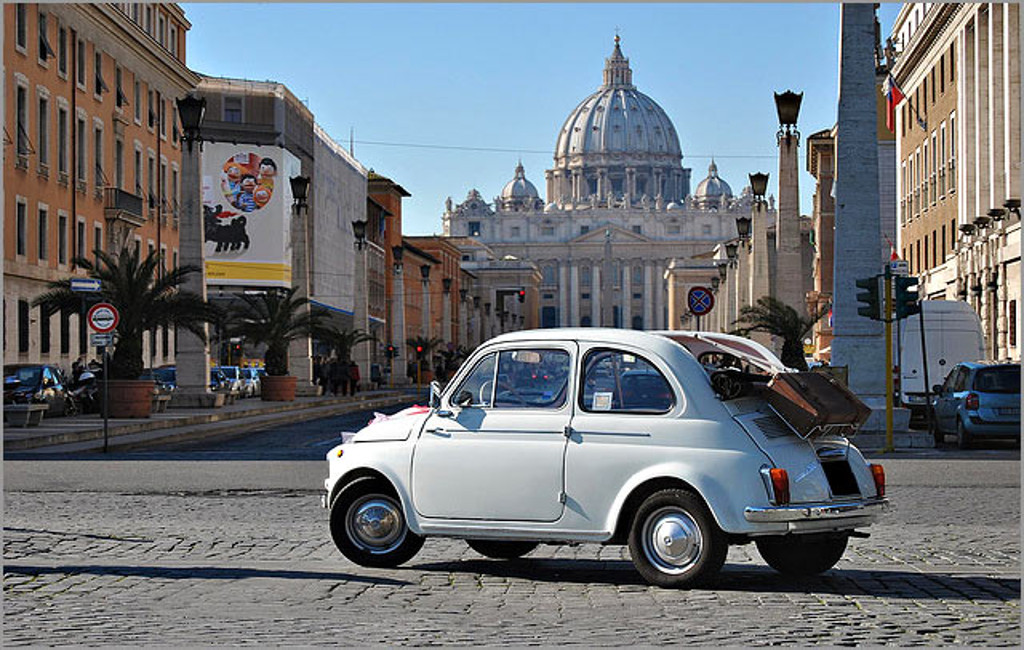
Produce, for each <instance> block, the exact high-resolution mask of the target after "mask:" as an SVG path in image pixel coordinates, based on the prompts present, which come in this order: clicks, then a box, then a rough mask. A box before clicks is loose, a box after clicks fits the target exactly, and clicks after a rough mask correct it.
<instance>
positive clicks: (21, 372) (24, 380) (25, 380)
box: [4, 366, 43, 386]
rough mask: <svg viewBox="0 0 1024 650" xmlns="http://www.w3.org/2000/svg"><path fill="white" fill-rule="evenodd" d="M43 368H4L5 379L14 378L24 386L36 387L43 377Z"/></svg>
mask: <svg viewBox="0 0 1024 650" xmlns="http://www.w3.org/2000/svg"><path fill="white" fill-rule="evenodd" d="M42 374H43V367H42V366H22V367H20V368H4V379H8V378H12V379H17V380H18V381H20V382H21V385H22V386H35V385H37V384H39V379H40V378H41V377H42Z"/></svg>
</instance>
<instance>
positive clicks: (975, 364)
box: [957, 360, 1020, 370]
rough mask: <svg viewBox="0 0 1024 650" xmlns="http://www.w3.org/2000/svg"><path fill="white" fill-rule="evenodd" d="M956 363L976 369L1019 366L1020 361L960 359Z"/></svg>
mask: <svg viewBox="0 0 1024 650" xmlns="http://www.w3.org/2000/svg"><path fill="white" fill-rule="evenodd" d="M957 365H959V366H964V367H965V368H970V369H971V370H977V369H979V368H999V367H1006V368H1011V367H1019V366H1020V363H1019V362H1015V361H987V360H982V361H961V362H960V363H958V364H957Z"/></svg>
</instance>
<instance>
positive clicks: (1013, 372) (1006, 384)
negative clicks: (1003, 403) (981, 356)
mask: <svg viewBox="0 0 1024 650" xmlns="http://www.w3.org/2000/svg"><path fill="white" fill-rule="evenodd" d="M974 390H976V391H978V392H979V393H1019V392H1020V366H1001V367H998V368H982V369H981V370H979V371H978V374H976V375H975V376H974Z"/></svg>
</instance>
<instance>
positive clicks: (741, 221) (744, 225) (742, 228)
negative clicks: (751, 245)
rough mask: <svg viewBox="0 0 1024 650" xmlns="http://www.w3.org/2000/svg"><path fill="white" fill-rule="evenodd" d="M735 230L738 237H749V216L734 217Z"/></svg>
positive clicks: (744, 238)
mask: <svg viewBox="0 0 1024 650" xmlns="http://www.w3.org/2000/svg"><path fill="white" fill-rule="evenodd" d="M736 232H737V233H739V236H740V239H743V240H746V239H748V238H749V237H750V217H747V216H744V215H740V216H738V217H736Z"/></svg>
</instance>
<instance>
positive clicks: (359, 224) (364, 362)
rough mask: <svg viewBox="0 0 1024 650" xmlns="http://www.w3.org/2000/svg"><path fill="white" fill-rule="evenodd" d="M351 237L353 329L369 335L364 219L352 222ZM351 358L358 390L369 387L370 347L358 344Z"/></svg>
mask: <svg viewBox="0 0 1024 650" xmlns="http://www.w3.org/2000/svg"><path fill="white" fill-rule="evenodd" d="M352 236H353V238H354V239H355V247H356V256H355V258H356V259H355V261H356V268H355V280H354V282H353V283H352V284H353V287H352V289H353V293H354V297H355V305H354V306H355V329H356V330H362V331H363V332H365V333H367V334H369V333H370V317H369V293H370V291H369V287H368V286H367V282H366V219H357V220H354V221H353V222H352ZM352 357H353V360H354V361H355V362H356V364H358V365H359V376H360V377H361V378H365V379H360V382H359V383H360V384H363V385H362V386H360V388H364V387H368V386H369V379H370V345H369V344H362V343H361V344H359V345H356V346H354V347H353V350H352Z"/></svg>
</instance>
